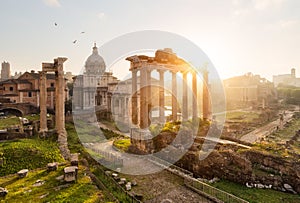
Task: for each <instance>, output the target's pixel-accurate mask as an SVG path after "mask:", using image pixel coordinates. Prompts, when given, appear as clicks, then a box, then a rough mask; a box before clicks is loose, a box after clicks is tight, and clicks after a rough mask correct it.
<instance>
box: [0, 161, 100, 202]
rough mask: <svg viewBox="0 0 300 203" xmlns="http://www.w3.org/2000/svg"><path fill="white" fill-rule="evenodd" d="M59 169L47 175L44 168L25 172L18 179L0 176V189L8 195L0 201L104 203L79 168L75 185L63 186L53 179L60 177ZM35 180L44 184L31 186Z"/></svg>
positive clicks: (12, 176) (96, 189) (60, 168)
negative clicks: (24, 174)
mask: <svg viewBox="0 0 300 203" xmlns="http://www.w3.org/2000/svg"><path fill="white" fill-rule="evenodd" d="M63 168H64V166H61V167H59V168H58V170H57V171H52V172H48V171H47V170H45V169H39V170H34V171H29V173H28V175H27V177H25V178H22V179H19V178H18V177H17V176H16V175H10V176H7V177H0V187H5V188H6V189H7V190H8V191H9V193H8V195H7V196H6V197H5V198H0V202H12V203H13V202H16V203H19V202H20V203H21V202H34V203H36V202H78V203H81V202H85V203H91V202H104V197H103V195H102V193H101V191H100V190H98V188H97V187H96V186H95V185H94V184H93V183H92V182H91V180H90V178H89V177H88V176H86V175H85V174H84V171H83V168H79V174H78V180H77V182H76V183H71V184H66V183H65V182H64V181H61V180H57V179H56V178H57V177H58V176H61V175H63ZM37 180H41V181H45V183H44V184H43V185H41V186H34V184H35V182H36V181H37Z"/></svg>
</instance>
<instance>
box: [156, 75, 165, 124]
mask: <svg viewBox="0 0 300 203" xmlns="http://www.w3.org/2000/svg"><path fill="white" fill-rule="evenodd" d="M158 72H159V88H158V90H159V121H160V122H161V123H163V122H164V121H165V88H164V87H165V81H164V80H165V79H164V73H165V71H164V70H158Z"/></svg>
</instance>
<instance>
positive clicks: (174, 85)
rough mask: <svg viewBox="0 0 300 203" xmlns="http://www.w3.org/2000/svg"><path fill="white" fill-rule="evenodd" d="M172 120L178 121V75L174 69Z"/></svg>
mask: <svg viewBox="0 0 300 203" xmlns="http://www.w3.org/2000/svg"><path fill="white" fill-rule="evenodd" d="M172 117H173V118H172V120H173V121H177V77H176V72H175V71H172Z"/></svg>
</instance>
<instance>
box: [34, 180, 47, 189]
mask: <svg viewBox="0 0 300 203" xmlns="http://www.w3.org/2000/svg"><path fill="white" fill-rule="evenodd" d="M44 184H45V181H43V180H37V181H35V183H34V184H33V186H34V187H39V186H42V185H44Z"/></svg>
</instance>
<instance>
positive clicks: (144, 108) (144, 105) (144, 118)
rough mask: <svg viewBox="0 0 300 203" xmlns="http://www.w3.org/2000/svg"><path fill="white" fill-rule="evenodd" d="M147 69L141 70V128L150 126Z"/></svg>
mask: <svg viewBox="0 0 300 203" xmlns="http://www.w3.org/2000/svg"><path fill="white" fill-rule="evenodd" d="M147 95H148V94H147V70H146V69H145V68H142V69H141V71H140V128H141V129H144V128H147V127H148V119H149V116H148V102H147Z"/></svg>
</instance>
